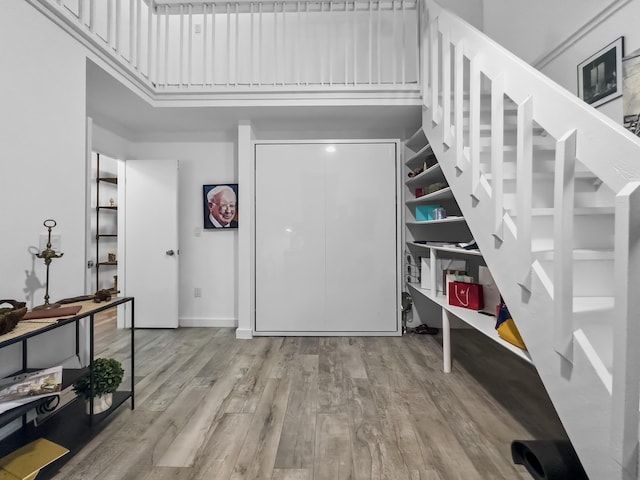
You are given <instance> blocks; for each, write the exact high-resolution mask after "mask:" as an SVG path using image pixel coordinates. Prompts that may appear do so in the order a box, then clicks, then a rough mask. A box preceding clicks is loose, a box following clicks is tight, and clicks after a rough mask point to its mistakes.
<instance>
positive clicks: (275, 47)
mask: <svg viewBox="0 0 640 480" xmlns="http://www.w3.org/2000/svg"><path fill="white" fill-rule="evenodd" d="M278 53H279V52H278V5H277V4H276V3H274V4H273V57H274V60H275V61H274V72H273V86H274V87H275V86H276V83H277V82H278V74H279V68H278V67H279V65H278V62H279V60H280V56H279V55H278Z"/></svg>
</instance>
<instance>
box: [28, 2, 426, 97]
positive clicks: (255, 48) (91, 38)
mask: <svg viewBox="0 0 640 480" xmlns="http://www.w3.org/2000/svg"><path fill="white" fill-rule="evenodd" d="M29 1H31V2H32V3H33V4H34V5H36V6H37V7H38V8H40V9H41V10H43V11H46V13H48V14H49V15H50V16H51V17H52V18H54V19H56V20H57V21H58V22H59V23H60V21H62V22H63V23H64V24H65V26H67V27H71V28H72V30H73V31H74V33H75V34H76V35H77V36H78V35H79V36H81V37H82V38H83V39H84V40H85V41H88V42H89V43H90V44H91V46H92V47H93V48H94V49H96V48H97V49H99V50H101V52H99V53H101V54H103V55H104V54H106V55H108V57H109V58H110V60H112V61H113V60H115V61H116V62H117V63H118V64H119V65H120V66H123V67H125V68H126V69H127V70H128V71H129V73H130V74H133V75H134V76H135V77H137V79H138V80H139V81H140V82H142V83H144V84H145V85H146V86H147V87H149V88H152V89H153V90H154V91H155V92H176V91H185V90H188V91H195V92H197V91H201V92H202V91H204V92H207V91H232V92H237V91H255V90H260V91H280V92H281V91H300V90H302V91H307V90H308V91H314V90H318V91H327V90H329V91H336V90H344V91H352V92H353V91H360V92H379V91H414V92H416V91H419V88H420V71H421V69H420V67H419V61H420V52H419V45H420V41H419V37H420V34H419V32H420V25H419V16H420V15H419V2H418V1H417V0H378V1H374V0H365V1H361V0H358V1H356V0H354V1H350V0H345V1H317V2H307V1H279V2H278V1H275V2H274V1H266V2H260V1H255V2H253V1H246V0H245V1H236V2H215V3H214V2H198V1H194V2H190V3H178V2H176V1H172V0H164V1H152V0H29ZM51 14H53V15H51Z"/></svg>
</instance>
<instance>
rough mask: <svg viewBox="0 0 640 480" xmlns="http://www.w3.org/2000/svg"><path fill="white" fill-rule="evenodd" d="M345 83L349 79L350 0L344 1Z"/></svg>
mask: <svg viewBox="0 0 640 480" xmlns="http://www.w3.org/2000/svg"><path fill="white" fill-rule="evenodd" d="M343 39H344V41H343V42H342V43H343V44H344V84H345V85H346V84H347V83H348V80H349V41H348V40H349V1H348V0H345V2H344V36H343Z"/></svg>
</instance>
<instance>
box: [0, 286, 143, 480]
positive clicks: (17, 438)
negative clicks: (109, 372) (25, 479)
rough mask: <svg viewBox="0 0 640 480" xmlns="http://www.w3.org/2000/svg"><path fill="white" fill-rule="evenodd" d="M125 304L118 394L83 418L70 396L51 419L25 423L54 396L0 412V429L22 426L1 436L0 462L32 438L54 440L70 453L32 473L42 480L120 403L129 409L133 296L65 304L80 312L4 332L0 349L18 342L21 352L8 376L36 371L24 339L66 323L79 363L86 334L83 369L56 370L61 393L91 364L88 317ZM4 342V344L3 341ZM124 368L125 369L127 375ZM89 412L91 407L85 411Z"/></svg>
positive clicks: (91, 321)
mask: <svg viewBox="0 0 640 480" xmlns="http://www.w3.org/2000/svg"><path fill="white" fill-rule="evenodd" d="M124 304H129V306H130V319H131V328H130V331H131V335H130V342H131V343H130V347H129V349H128V351H127V349H126V348H125V349H123V351H122V352H123V355H124V356H126V359H125V358H123V359H122V360H123V364H125V380H124V381H123V383H122V384H121V387H122V388H124V390H118V391H117V392H115V393H114V394H113V403H112V405H111V407H110V408H109V410H107V411H105V412H103V413H99V414H90V415H87V413H86V411H85V409H86V407H85V402H84V400H83V399H82V398H80V397H75V398H74V399H73V400H71V401H70V402H69V403H67V404H66V405H64V406H63V407H62V408H60V409H59V410H57V411H55V412H54V413H53V414H52V415H51V416H49V417H48V418H46V419H45V420H44V421H41V422H39V423H38V424H36V422H35V421H34V420H33V419H29V417H28V414H29V412H30V411H32V410H33V409H34V408H37V407H38V406H40V405H44V404H46V403H48V402H49V401H51V399H53V398H55V397H56V396H57V395H52V396H51V397H45V398H41V399H38V400H36V401H35V402H31V403H28V404H26V405H21V406H19V407H17V408H14V409H11V410H8V411H6V412H3V413H1V414H0V427H3V426H5V425H8V424H10V423H11V422H14V421H19V419H20V418H22V426H21V427H19V428H18V430H16V431H15V432H14V433H12V434H10V435H9V436H8V437H6V438H3V439H2V441H1V442H0V458H2V457H4V456H5V455H8V454H10V453H11V452H13V451H15V450H17V449H18V448H20V447H22V446H24V445H26V444H28V443H30V442H32V441H34V440H37V439H38V438H47V439H48V440H50V441H52V442H55V443H57V444H59V445H61V446H63V447H65V448H67V449H68V450H69V451H70V453H69V454H68V455H65V456H63V457H62V458H60V459H59V460H56V461H55V462H53V463H52V464H50V465H48V466H47V467H45V468H43V469H42V470H41V472H40V474H39V475H38V480H46V479H48V478H51V477H53V476H54V475H55V474H56V472H57V470H58V469H59V468H60V467H61V466H62V465H63V464H64V463H65V462H66V461H67V460H68V459H69V458H71V457H72V456H73V454H74V453H76V452H77V451H79V450H80V448H82V446H84V445H85V444H86V443H88V442H89V440H91V438H93V437H94V436H95V435H96V434H97V433H98V432H99V431H100V430H101V429H102V428H103V427H104V425H105V423H104V422H103V420H105V419H106V418H107V417H109V415H110V414H111V413H113V412H114V411H115V410H116V409H117V408H118V407H119V406H121V405H122V404H123V403H125V402H126V401H127V400H131V409H132V410H133V408H134V406H135V405H134V399H135V393H134V379H135V375H134V365H135V362H134V355H135V348H134V347H135V343H134V332H135V318H134V298H133V297H121V298H116V299H114V300H111V301H110V302H106V303H94V302H92V301H90V300H89V301H85V302H78V303H75V304H69V305H80V306H81V307H82V308H81V310H80V312H79V313H78V314H77V315H74V316H69V317H64V318H60V319H55V318H53V319H47V320H51V322H49V323H42V324H40V325H42V326H41V328H37V329H34V330H32V331H29V332H28V333H24V334H21V335H15V336H12V335H11V332H10V333H9V334H6V335H3V336H0V349H3V348H5V347H8V346H10V345H14V344H20V345H21V349H22V368H21V370H20V371H18V372H15V373H14V374H13V375H17V374H20V373H25V372H29V371H33V370H39V368H38V369H35V368H32V366H30V365H29V364H28V363H27V358H28V355H27V352H28V348H29V340H30V339H32V338H33V337H36V336H39V335H44V334H46V333H47V332H51V331H52V330H56V329H59V328H61V327H64V326H67V325H74V326H75V338H76V355H77V356H78V358H79V359H80V339H81V338H84V336H83V332H84V329H87V331H88V342H89V345H88V347H89V353H88V355H89V357H88V358H89V360H88V362H86V363H88V365H87V366H85V367H83V368H64V369H63V371H62V389H63V392H64V389H66V388H68V387H70V386H71V385H72V384H73V383H74V382H75V380H76V379H78V378H80V377H82V376H85V375H90V372H91V368H92V366H93V360H94V355H95V351H94V316H95V315H96V314H97V313H100V312H104V311H106V310H110V309H112V308H116V307H118V306H119V305H124ZM3 338H4V340H3ZM127 370H129V371H127ZM91 408H92V409H93V407H91Z"/></svg>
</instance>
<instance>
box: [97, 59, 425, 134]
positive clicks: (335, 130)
mask: <svg viewBox="0 0 640 480" xmlns="http://www.w3.org/2000/svg"><path fill="white" fill-rule="evenodd" d="M159 103H160V104H161V105H169V106H152V105H151V104H150V103H149V101H147V100H146V99H143V98H142V97H141V96H139V95H138V94H136V93H134V92H133V91H132V90H130V89H129V88H127V87H125V86H124V85H123V84H122V83H120V82H119V81H118V80H116V79H115V78H113V77H112V76H111V75H109V74H108V73H107V72H105V71H104V70H102V69H101V68H100V67H98V66H97V65H95V64H94V63H92V62H87V115H89V116H90V117H92V118H93V121H94V123H96V124H97V125H100V126H102V127H104V128H106V129H108V130H111V131H112V132H114V133H116V134H118V135H121V136H123V137H125V138H126V139H128V140H133V141H141V140H159V139H171V138H184V137H186V136H188V137H190V138H200V137H201V138H220V137H226V138H233V137H234V136H235V132H236V128H237V124H238V122H239V121H250V122H251V123H252V125H253V128H254V130H255V132H256V135H258V136H259V138H260V139H295V138H336V139H339V138H406V137H408V136H410V135H411V134H412V133H413V132H414V131H415V130H416V129H417V128H418V126H419V125H420V122H421V108H420V106H419V105H410V106H407V105H386V106H322V105H319V106H298V105H295V104H294V105H292V106H277V107H274V106H247V107H225V106H222V107H221V106H171V105H173V104H170V103H165V102H159Z"/></svg>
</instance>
